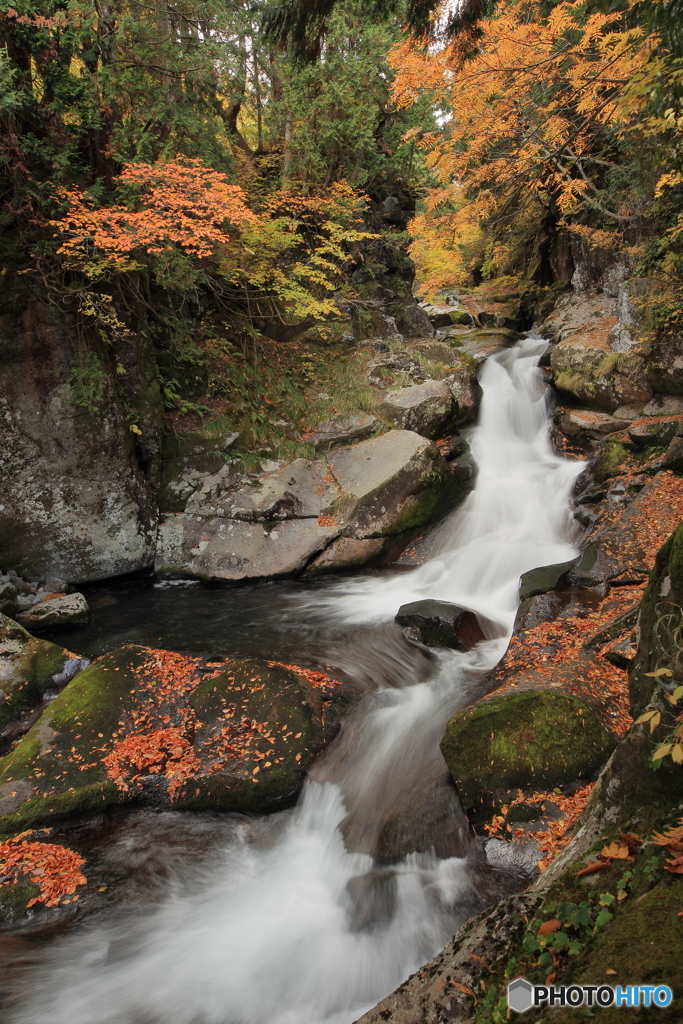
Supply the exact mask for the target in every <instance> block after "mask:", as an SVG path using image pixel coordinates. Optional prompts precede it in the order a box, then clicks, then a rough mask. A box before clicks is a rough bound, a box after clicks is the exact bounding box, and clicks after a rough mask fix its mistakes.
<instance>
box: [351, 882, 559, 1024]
mask: <svg viewBox="0 0 683 1024" xmlns="http://www.w3.org/2000/svg"><path fill="white" fill-rule="evenodd" d="M544 895H545V894H544V893H538V892H528V893H519V894H518V895H515V896H508V897H506V898H505V899H502V900H500V902H498V903H496V905H495V906H493V907H491V908H490V909H489V910H485V911H483V912H480V913H479V914H477V916H476V917H472V918H470V920H469V921H467V922H466V923H465V924H464V925H463V926H462V927H461V928H460V930H459V932H458V933H457V935H456V936H455V937H454V938H453V939H451V941H450V942H449V943H448V944H447V946H446V947H445V949H444V950H443V952H441V953H439V954H438V955H437V956H436V957H434V959H433V960H431V961H430V962H429V963H428V964H425V966H424V967H421V968H420V969H419V970H418V971H416V972H415V974H412V975H411V976H410V977H409V978H408V979H407V980H406V981H404V982H403V984H402V985H400V986H399V988H397V989H396V990H395V991H394V992H392V993H391V995H388V996H385V997H384V998H383V999H382V1000H381V1002H380V1003H378V1004H377V1006H376V1007H374V1009H372V1010H368V1012H367V1013H364V1014H363V1016H362V1017H359V1018H358V1021H357V1022H356V1024H387V1021H389V1022H390V1024H466V1022H469V1021H471V1020H472V1019H473V1013H474V1004H473V997H472V996H471V995H469V993H472V992H482V991H483V989H484V988H487V987H488V985H489V984H490V977H491V973H492V972H494V971H496V972H497V971H498V970H501V971H502V969H503V967H504V966H505V964H506V963H507V961H508V959H509V956H510V949H511V948H515V944H516V943H518V942H521V940H522V937H523V936H524V933H525V932H526V930H527V921H528V920H529V918H530V917H532V916H533V914H534V911H535V910H536V909H537V907H539V906H540V904H541V903H542V901H543V899H544Z"/></svg>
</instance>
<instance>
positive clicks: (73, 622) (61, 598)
mask: <svg viewBox="0 0 683 1024" xmlns="http://www.w3.org/2000/svg"><path fill="white" fill-rule="evenodd" d="M88 615H89V609H88V602H87V601H86V599H85V598H84V597H83V594H79V593H75V594H48V595H47V596H46V597H44V598H42V599H41V600H39V601H38V602H37V603H36V604H34V605H32V606H31V608H28V609H27V610H26V611H24V612H21V613H20V614H19V615H17V622H20V623H21V625H22V626H25V627H26V628H27V629H38V630H40V629H52V628H54V627H55V626H82V625H84V624H85V623H86V622H87V621H88Z"/></svg>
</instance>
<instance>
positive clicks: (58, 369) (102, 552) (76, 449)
mask: <svg viewBox="0 0 683 1024" xmlns="http://www.w3.org/2000/svg"><path fill="white" fill-rule="evenodd" d="M0 336H1V343H0V353H1V355H0V415H1V417H2V423H3V428H2V430H3V436H2V446H0V564H4V565H12V566H13V567H14V568H15V569H16V570H17V572H19V573H20V574H21V575H23V576H24V577H25V578H26V579H37V578H41V577H42V578H45V577H46V576H48V575H50V574H52V573H53V572H57V573H58V574H59V575H60V576H62V577H64V578H65V579H66V580H67V581H68V582H69V583H83V582H87V581H88V580H95V579H102V578H104V577H107V576H115V575H119V574H122V573H129V572H133V571H136V570H138V569H142V568H146V567H148V566H151V564H152V562H153V560H154V544H155V541H156V518H157V512H156V504H155V501H154V494H153V487H152V485H151V483H150V481H149V479H148V478H147V477H146V476H145V474H144V472H143V470H142V468H141V467H142V465H143V464H144V465H147V459H146V457H145V453H143V452H142V448H141V446H140V445H139V444H138V441H136V437H138V435H136V434H134V433H132V432H131V431H130V430H129V429H128V426H127V423H126V418H125V416H124V412H123V409H122V406H121V402H120V401H119V397H118V394H117V391H116V389H115V387H114V383H113V371H110V372H107V365H108V361H109V359H110V357H109V355H108V354H107V353H102V354H101V358H100V357H98V361H97V365H98V366H99V369H100V373H101V374H102V378H101V379H102V387H103V389H104V393H103V395H102V398H101V400H100V402H99V403H98V411H94V410H92V411H86V410H85V409H84V408H79V407H77V406H76V405H75V404H74V401H73V397H74V396H73V393H72V386H71V384H70V383H69V380H70V378H71V374H72V369H73V363H74V361H76V360H77V357H78V355H79V353H78V351H77V349H76V347H75V344H76V343H75V339H76V337H77V336H78V332H77V330H76V327H75V325H74V327H73V330H70V329H69V326H68V324H67V323H66V321H64V320H63V319H61V318H59V317H58V316H57V315H56V314H55V312H54V307H48V306H45V305H43V304H41V303H39V302H35V301H33V300H28V299H27V300H26V302H25V303H23V304H22V300H20V299H17V308H15V309H13V310H10V309H9V306H6V307H5V311H4V312H3V315H2V317H0ZM147 390H148V391H150V389H149V388H148V389H147ZM157 392H158V387H157ZM150 395H151V391H150ZM150 401H152V398H151V397H150ZM156 429H157V428H156V426H154V415H153V414H152V413H151V412H150V417H149V422H148V423H145V431H144V433H143V435H141V440H142V439H144V441H145V443H146V444H147V442H149V444H148V449H149V450H147V449H146V454H147V455H149V456H150V458H152V450H153V449H154V436H155V431H156Z"/></svg>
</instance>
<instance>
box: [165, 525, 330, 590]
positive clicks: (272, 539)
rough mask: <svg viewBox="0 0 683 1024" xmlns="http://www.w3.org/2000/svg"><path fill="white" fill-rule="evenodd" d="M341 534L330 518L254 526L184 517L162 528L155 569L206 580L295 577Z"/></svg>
mask: <svg viewBox="0 0 683 1024" xmlns="http://www.w3.org/2000/svg"><path fill="white" fill-rule="evenodd" d="M340 533H341V526H340V524H339V523H337V522H336V521H335V520H334V519H333V517H331V516H330V517H329V521H328V517H326V518H325V519H323V520H322V523H319V522H318V520H317V519H313V518H311V519H285V520H279V521H270V522H266V523H249V522H242V521H240V520H237V519H227V518H223V517H222V516H203V515H189V514H185V513H182V514H179V515H172V516H167V517H166V518H165V519H164V520H163V522H161V523H160V524H159V537H158V543H157V554H156V562H155V569H156V571H157V572H159V573H175V574H184V575H188V576H195V577H197V579H205V580H212V579H213V580H243V579H257V578H259V577H264V576H290V575H292V574H294V573H298V572H301V571H303V569H305V567H306V565H307V564H308V563H309V561H310V560H311V559H312V558H313V557H314V556H315V555H316V554H317V553H318V552H319V551H321V550H323V549H324V548H325V547H326V546H327V545H328V544H329V542H330V541H331V540H333V539H334V538H335V537H338V536H339V534H340Z"/></svg>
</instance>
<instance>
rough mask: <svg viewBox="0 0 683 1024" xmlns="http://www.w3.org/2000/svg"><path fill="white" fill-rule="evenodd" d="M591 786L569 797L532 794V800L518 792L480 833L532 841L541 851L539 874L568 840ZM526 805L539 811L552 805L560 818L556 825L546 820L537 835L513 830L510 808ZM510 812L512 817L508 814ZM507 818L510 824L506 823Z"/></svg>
mask: <svg viewBox="0 0 683 1024" xmlns="http://www.w3.org/2000/svg"><path fill="white" fill-rule="evenodd" d="M593 786H594V783H589V784H588V785H586V786H582V787H581V789H577V791H576V793H574V794H573V795H572V796H564V795H563V794H561V793H534V794H533V795H532V796H528V795H526V796H525V794H524V793H523V792H522V790H521V789H520V790H518V793H517V796H516V797H515V799H514V800H511V801H510V802H509V803H508V804H506V805H505V806H504V807H501V809H500V813H499V814H494V816H493V818H492V819H491V821H490V822H489V823H488V824H486V825H484V830H485V831H486V832H487V833H488V835H489V836H491V837H493V836H498V837H499V838H501V839H511V840H512V842H520V841H522V840H528V839H530V838H533V839H535V840H536V842H537V843H538V844H539V846H540V851H541V860H539V862H538V867H539V870H540V871H545V869H546V867H547V866H548V864H549V863H550V861H551V860H552V859H553V858H554V857H555V856H556V855H557V854H558V853H559V852H560V850H562V849H563V847H565V846H566V845H567V843H568V842H569V840H570V839H571V834H572V828H573V826H574V825H575V824H576V822H577V821H578V820H579V818H580V817H581V815H582V814H583V810H584V808H585V806H586V803H587V801H588V797H589V796H590V794H591V790H592V789H593ZM529 803H533V804H535V805H538V806H539V809H540V810H541V811H543V809H544V807H545V805H546V803H550V804H554V805H555V806H556V807H558V808H559V809H560V810H561V812H562V817H561V818H559V819H558V820H557V821H552V820H546V821H545V822H544V824H543V826H542V828H540V829H539V831H533V832H531V833H530V832H528V831H526V830H525V829H523V828H520V827H519V826H518V827H515V825H514V811H513V808H515V807H518V806H520V805H521V804H525V805H526V804H529ZM511 812H513V813H512V814H511ZM511 818H512V819H513V820H512V821H510V819H511Z"/></svg>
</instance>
